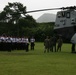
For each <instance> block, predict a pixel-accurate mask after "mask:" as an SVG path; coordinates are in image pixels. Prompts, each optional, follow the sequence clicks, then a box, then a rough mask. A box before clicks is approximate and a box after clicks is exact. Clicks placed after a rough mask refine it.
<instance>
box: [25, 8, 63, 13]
mask: <svg viewBox="0 0 76 75" xmlns="http://www.w3.org/2000/svg"><path fill="white" fill-rule="evenodd" d="M58 9H62V8H52V9H40V10H33V11H27V12H26V13H33V12H40V11H48V10H58Z"/></svg>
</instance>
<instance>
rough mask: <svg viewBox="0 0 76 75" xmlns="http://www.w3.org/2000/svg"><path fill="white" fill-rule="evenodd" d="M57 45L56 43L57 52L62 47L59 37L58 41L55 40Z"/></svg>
mask: <svg viewBox="0 0 76 75" xmlns="http://www.w3.org/2000/svg"><path fill="white" fill-rule="evenodd" d="M57 43H58V45H57V52H58V50H59V49H60V51H61V47H62V43H63V40H62V38H61V37H59V39H58V40H57Z"/></svg>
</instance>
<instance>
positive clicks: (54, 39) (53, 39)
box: [52, 36, 57, 52]
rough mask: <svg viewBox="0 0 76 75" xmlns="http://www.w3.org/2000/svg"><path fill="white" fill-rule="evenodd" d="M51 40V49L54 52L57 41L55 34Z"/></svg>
mask: <svg viewBox="0 0 76 75" xmlns="http://www.w3.org/2000/svg"><path fill="white" fill-rule="evenodd" d="M52 41H53V50H55V52H56V42H57V39H56V37H55V36H53V37H52Z"/></svg>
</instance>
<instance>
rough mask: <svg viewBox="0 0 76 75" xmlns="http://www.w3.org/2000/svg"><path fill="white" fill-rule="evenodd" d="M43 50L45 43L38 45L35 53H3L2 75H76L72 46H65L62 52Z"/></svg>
mask: <svg viewBox="0 0 76 75" xmlns="http://www.w3.org/2000/svg"><path fill="white" fill-rule="evenodd" d="M43 50H44V45H43V43H36V45H35V50H34V51H31V50H30V51H29V52H25V51H24V50H19V51H17V50H14V51H12V52H7V51H6V52H2V51H1V52H0V75H76V54H72V53H71V45H70V44H63V46H62V51H61V52H49V53H44V52H43Z"/></svg>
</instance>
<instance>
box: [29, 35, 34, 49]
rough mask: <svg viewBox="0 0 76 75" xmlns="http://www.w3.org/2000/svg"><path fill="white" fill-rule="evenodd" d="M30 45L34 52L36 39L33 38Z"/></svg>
mask: <svg viewBox="0 0 76 75" xmlns="http://www.w3.org/2000/svg"><path fill="white" fill-rule="evenodd" d="M30 44H31V50H34V46H35V38H34V37H33V36H32V38H31V39H30Z"/></svg>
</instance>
